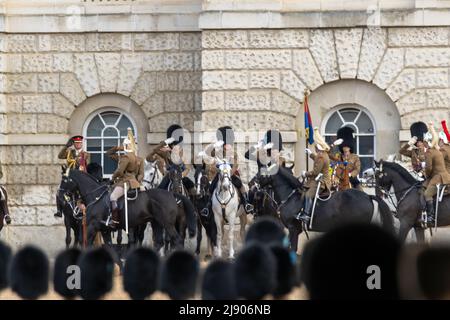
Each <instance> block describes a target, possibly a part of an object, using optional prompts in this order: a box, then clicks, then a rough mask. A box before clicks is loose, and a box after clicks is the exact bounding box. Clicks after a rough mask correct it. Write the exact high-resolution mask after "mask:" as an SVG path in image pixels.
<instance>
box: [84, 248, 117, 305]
mask: <svg viewBox="0 0 450 320" xmlns="http://www.w3.org/2000/svg"><path fill="white" fill-rule="evenodd" d="M78 265H79V266H80V271H81V282H80V287H81V288H80V290H79V294H80V296H81V297H82V298H83V299H85V300H98V299H101V298H102V297H104V295H105V294H107V293H108V292H109V291H111V289H112V287H113V276H114V259H113V256H112V253H111V252H110V251H109V250H108V249H106V248H104V247H101V248H95V249H90V250H87V251H86V252H84V253H83V254H82V255H81V256H80V259H79V260H78Z"/></svg>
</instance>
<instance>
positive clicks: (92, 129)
mask: <svg viewBox="0 0 450 320" xmlns="http://www.w3.org/2000/svg"><path fill="white" fill-rule="evenodd" d="M103 127H104V126H103V122H102V121H101V120H100V118H99V116H95V117H94V119H92V120H91V122H90V123H89V126H88V127H87V132H86V133H87V136H88V137H89V136H90V137H99V136H101V134H102V130H103Z"/></svg>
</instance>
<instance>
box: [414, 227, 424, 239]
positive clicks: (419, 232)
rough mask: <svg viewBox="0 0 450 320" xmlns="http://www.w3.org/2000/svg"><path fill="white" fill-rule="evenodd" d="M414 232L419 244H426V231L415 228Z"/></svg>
mask: <svg viewBox="0 0 450 320" xmlns="http://www.w3.org/2000/svg"><path fill="white" fill-rule="evenodd" d="M414 232H415V233H416V239H417V242H418V243H424V242H425V230H424V229H423V228H420V227H414Z"/></svg>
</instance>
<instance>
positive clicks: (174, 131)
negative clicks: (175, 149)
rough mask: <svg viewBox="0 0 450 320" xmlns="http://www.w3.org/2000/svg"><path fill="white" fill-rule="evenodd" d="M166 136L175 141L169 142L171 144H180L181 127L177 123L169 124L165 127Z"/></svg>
mask: <svg viewBox="0 0 450 320" xmlns="http://www.w3.org/2000/svg"><path fill="white" fill-rule="evenodd" d="M167 138H174V139H175V142H173V143H172V144H171V145H172V146H175V145H177V144H180V143H181V142H183V139H184V131H183V128H182V127H181V126H179V125H178V124H173V125H171V126H170V127H169V128H167Z"/></svg>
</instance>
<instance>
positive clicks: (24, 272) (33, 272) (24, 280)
mask: <svg viewBox="0 0 450 320" xmlns="http://www.w3.org/2000/svg"><path fill="white" fill-rule="evenodd" d="M48 281H49V263H48V258H47V256H46V255H45V253H44V252H43V251H42V250H41V249H38V248H36V247H34V246H26V247H24V248H22V249H21V250H19V251H18V252H17V253H16V255H15V256H14V258H13V259H12V262H11V265H10V269H9V282H10V286H11V289H12V291H13V292H15V293H17V294H18V295H19V296H20V297H21V298H23V299H28V300H35V299H37V298H39V297H40V296H41V295H43V294H46V293H47V290H48Z"/></svg>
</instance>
